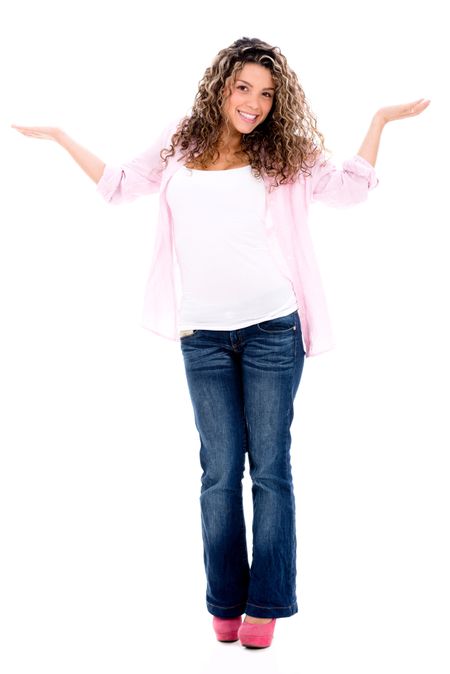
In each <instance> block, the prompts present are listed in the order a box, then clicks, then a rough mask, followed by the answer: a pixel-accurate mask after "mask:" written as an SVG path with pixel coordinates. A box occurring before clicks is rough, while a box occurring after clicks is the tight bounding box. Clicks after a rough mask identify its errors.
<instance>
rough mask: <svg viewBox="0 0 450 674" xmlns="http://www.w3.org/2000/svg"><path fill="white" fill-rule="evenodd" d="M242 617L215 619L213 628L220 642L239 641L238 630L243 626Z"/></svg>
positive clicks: (216, 617) (215, 617)
mask: <svg viewBox="0 0 450 674" xmlns="http://www.w3.org/2000/svg"><path fill="white" fill-rule="evenodd" d="M241 623H242V617H241V616H240V615H239V616H237V618H219V617H218V616H214V617H213V627H214V631H215V633H216V637H217V639H218V641H237V640H238V638H239V637H238V629H239V627H240V626H241Z"/></svg>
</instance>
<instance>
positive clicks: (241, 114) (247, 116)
mask: <svg viewBox="0 0 450 674" xmlns="http://www.w3.org/2000/svg"><path fill="white" fill-rule="evenodd" d="M238 113H239V117H240V118H241V119H242V120H243V121H244V122H247V123H250V124H253V122H254V121H255V120H256V118H257V117H258V115H250V114H249V113H248V112H241V111H240V110H238Z"/></svg>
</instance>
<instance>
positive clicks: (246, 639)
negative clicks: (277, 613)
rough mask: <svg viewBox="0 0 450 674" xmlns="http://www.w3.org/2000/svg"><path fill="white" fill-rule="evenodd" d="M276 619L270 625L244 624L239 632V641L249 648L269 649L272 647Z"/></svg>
mask: <svg viewBox="0 0 450 674" xmlns="http://www.w3.org/2000/svg"><path fill="white" fill-rule="evenodd" d="M275 623H276V618H272V620H271V621H270V623H247V622H243V623H242V624H241V626H240V628H239V630H238V637H239V641H240V642H241V644H242V645H243V646H246V647H247V648H267V647H268V646H270V645H271V643H272V639H273V633H274V630H275Z"/></svg>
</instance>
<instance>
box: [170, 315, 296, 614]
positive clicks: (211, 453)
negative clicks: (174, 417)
mask: <svg viewBox="0 0 450 674" xmlns="http://www.w3.org/2000/svg"><path fill="white" fill-rule="evenodd" d="M180 344H181V351H182V354H183V359H184V365H185V370H186V378H187V383H188V389H189V393H190V397H191V400H192V405H193V409H194V417H195V425H196V427H197V430H198V432H199V435H200V463H201V466H202V468H203V474H202V477H201V492H200V510H201V523H202V538H203V559H204V565H205V571H206V580H207V587H206V606H207V610H208V611H209V612H210V613H212V614H213V615H215V616H219V617H221V618H232V617H235V616H238V615H241V614H242V613H248V615H251V616H255V617H260V618H281V617H287V616H291V615H293V614H294V613H297V612H298V606H297V597H296V589H295V582H296V551H297V541H296V530H295V499H294V491H293V482H292V474H291V462H290V446H291V434H290V426H291V422H292V419H293V416H294V397H295V394H296V392H297V389H298V386H299V383H300V378H301V374H302V370H303V364H304V359H305V351H304V348H303V344H302V338H301V326H300V317H299V314H298V311H294V312H293V313H291V314H289V315H288V316H283V317H281V318H273V319H271V320H267V321H263V322H262V323H259V324H258V323H255V324H254V325H250V326H247V327H245V328H240V329H238V330H203V329H199V330H194V332H193V334H188V335H187V336H181V337H180ZM246 451H247V452H248V458H249V469H250V476H251V480H252V499H253V523H252V533H253V557H252V565H251V568H250V567H249V563H248V558H247V545H246V529H245V521H244V511H243V501H242V478H243V475H244V468H245V452H246Z"/></svg>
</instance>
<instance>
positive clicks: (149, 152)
mask: <svg viewBox="0 0 450 674" xmlns="http://www.w3.org/2000/svg"><path fill="white" fill-rule="evenodd" d="M178 122H179V117H177V118H176V119H174V120H172V122H171V123H170V124H169V125H168V126H167V127H165V128H164V130H163V131H162V132H161V133H160V134H159V135H158V136H157V137H156V138H154V139H153V142H151V143H150V145H149V146H147V149H146V150H144V152H141V153H140V154H138V155H137V156H135V157H133V158H131V159H130V160H128V161H124V162H122V163H121V164H119V165H118V166H115V165H111V164H106V165H105V163H104V162H103V161H101V159H99V158H98V157H96V156H95V155H94V154H92V153H91V152H89V151H88V150H86V148H84V147H82V146H81V145H78V143H76V142H75V141H74V140H73V139H72V138H70V137H69V136H68V135H67V134H66V133H64V131H62V129H59V128H57V127H42V126H16V125H14V124H11V126H12V127H14V128H15V129H17V130H18V131H20V132H21V133H23V134H24V135H25V136H34V137H35V138H48V139H50V140H54V141H55V142H57V143H59V144H60V145H61V146H62V147H64V148H65V149H66V150H67V151H68V152H69V154H70V155H71V156H72V157H73V158H74V159H75V161H76V162H77V163H78V164H79V166H81V168H82V169H83V171H85V172H86V173H87V174H88V176H89V177H90V178H92V180H94V182H95V183H97V188H96V191H97V192H98V194H100V196H102V197H103V198H104V199H105V200H106V201H107V202H109V203H111V204H121V203H124V202H127V201H133V200H134V199H136V198H137V197H139V196H142V195H145V194H152V193H154V192H158V191H159V188H160V185H161V177H162V172H163V169H164V164H163V161H162V159H161V157H160V152H161V150H162V148H163V147H168V146H167V143H169V145H170V142H169V139H170V137H171V135H172V133H174V132H175V129H176V127H177V124H178Z"/></svg>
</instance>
